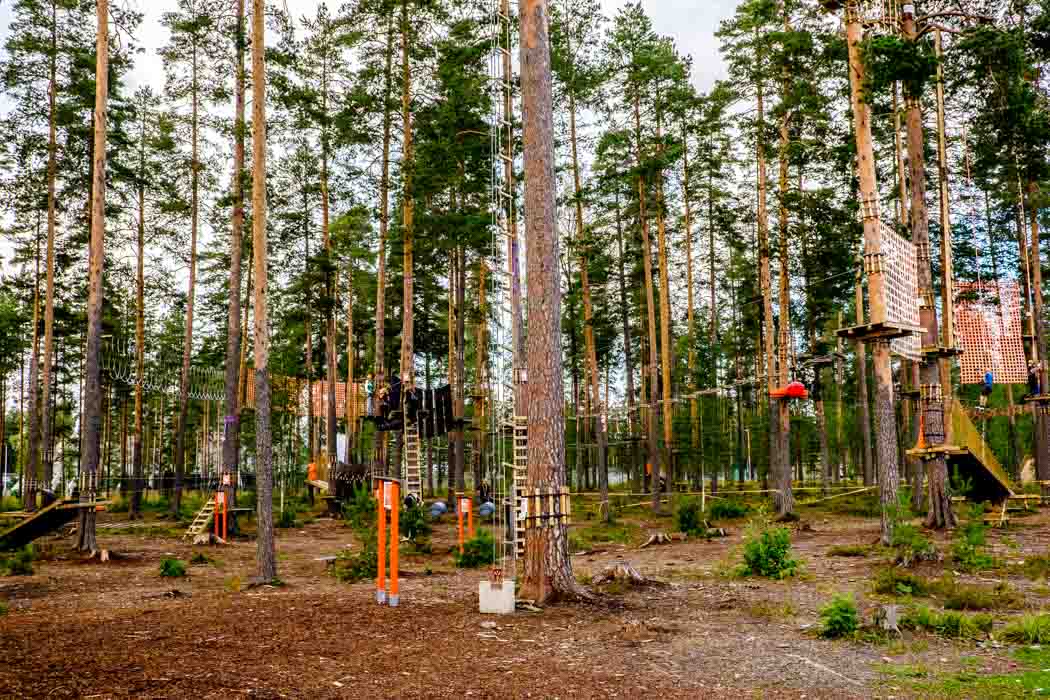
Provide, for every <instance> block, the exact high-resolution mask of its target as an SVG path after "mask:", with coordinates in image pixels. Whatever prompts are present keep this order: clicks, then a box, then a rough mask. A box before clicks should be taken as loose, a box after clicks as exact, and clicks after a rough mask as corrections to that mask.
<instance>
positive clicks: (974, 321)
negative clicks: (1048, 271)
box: [955, 282, 1027, 384]
mask: <svg viewBox="0 0 1050 700" xmlns="http://www.w3.org/2000/svg"><path fill="white" fill-rule="evenodd" d="M955 290H956V294H955V319H956V324H957V326H958V333H959V343H960V345H961V346H962V350H963V353H962V355H960V356H959V368H960V371H961V380H962V383H963V384H982V383H984V375H985V373H986V372H989V371H990V372H991V373H992V377H993V380H994V382H995V383H996V384H1023V383H1024V382H1025V381H1026V380H1027V372H1026V368H1025V354H1024V344H1023V342H1022V339H1021V293H1020V289H1019V288H1018V286H1017V282H956V283H955Z"/></svg>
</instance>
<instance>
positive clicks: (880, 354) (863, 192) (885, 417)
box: [846, 8, 900, 545]
mask: <svg viewBox="0 0 1050 700" xmlns="http://www.w3.org/2000/svg"><path fill="white" fill-rule="evenodd" d="M853 9H855V8H853ZM847 14H848V15H850V17H848V19H847V25H846V43H847V47H848V50H849V64H850V88H851V102H852V108H853V128H854V131H855V134H856V142H857V170H858V175H859V180H860V197H861V202H862V208H863V212H864V250H865V254H866V255H871V254H879V253H880V252H881V248H880V240H881V235H882V234H881V231H880V222H879V217H878V208H877V207H878V184H877V182H876V179H875V159H874V154H873V152H872V144H871V108H870V106H869V105H867V104H866V103H865V102H863V100H862V98H861V91H862V86H863V83H864V64H863V61H862V59H861V55H860V42H861V39H862V30H861V26H860V20H859V19H858V18H857V16H856V13H855V12H849V11H848V12H847ZM866 259H867V258H866ZM868 290H869V296H870V305H871V316H872V321H873V322H875V323H881V322H884V321H885V320H886V307H885V297H884V296H883V294H884V291H883V290H884V287H883V279H882V272H881V270H880V269H879V268H877V267H876V268H875V269H874V270H873V271H871V272H870V273H869V276H868ZM873 345H874V347H873V350H872V361H873V364H874V369H875V416H876V420H877V424H878V433H877V439H876V449H877V450H878V462H879V498H880V502H881V504H882V542H883V544H887V545H888V544H889V543H890V540H891V538H892V536H893V511H894V510H895V509H896V506H897V488H898V486H899V480H900V478H899V475H898V472H897V421H896V412H895V410H894V405H893V404H894V402H893V375H892V373H891V369H890V348H889V343H888V342H887V341H884V340H879V341H877V342H875V343H874V344H873Z"/></svg>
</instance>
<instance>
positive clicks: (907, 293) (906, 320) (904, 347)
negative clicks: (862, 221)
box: [881, 224, 922, 360]
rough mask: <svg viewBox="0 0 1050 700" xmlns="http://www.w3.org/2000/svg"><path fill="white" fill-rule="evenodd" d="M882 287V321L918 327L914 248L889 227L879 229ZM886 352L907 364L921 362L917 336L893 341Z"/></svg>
mask: <svg viewBox="0 0 1050 700" xmlns="http://www.w3.org/2000/svg"><path fill="white" fill-rule="evenodd" d="M881 245H882V253H883V257H882V261H883V285H884V287H883V288H884V290H885V294H886V320H887V321H889V322H890V323H894V324H897V325H901V326H911V327H913V328H918V326H919V278H918V276H917V274H916V269H915V246H914V245H913V244H912V242H911V241H909V240H907V239H906V238H904V237H903V236H901V235H900V234H898V233H897V232H896V231H894V230H893V228H892V227H890V226H888V225H886V224H883V225H882V241H881ZM890 350H891V351H892V352H894V353H895V354H897V355H900V356H901V357H906V358H908V359H910V360H919V359H921V358H922V355H921V352H920V350H921V347H920V339H919V335H918V334H917V333H912V334H911V335H906V336H903V337H900V338H895V339H894V340H892V341H891V342H890Z"/></svg>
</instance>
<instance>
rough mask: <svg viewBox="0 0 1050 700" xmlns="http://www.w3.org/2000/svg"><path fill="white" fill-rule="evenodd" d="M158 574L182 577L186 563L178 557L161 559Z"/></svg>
mask: <svg viewBox="0 0 1050 700" xmlns="http://www.w3.org/2000/svg"><path fill="white" fill-rule="evenodd" d="M160 575H161V576H162V577H166V578H182V577H183V576H185V575H186V564H185V563H184V562H182V561H180V560H178V559H161V560H160Z"/></svg>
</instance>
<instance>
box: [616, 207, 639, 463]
mask: <svg viewBox="0 0 1050 700" xmlns="http://www.w3.org/2000/svg"><path fill="white" fill-rule="evenodd" d="M616 245H617V260H618V263H619V265H618V272H619V275H618V281H619V283H620V320H621V323H622V324H623V364H624V374H625V375H626V383H627V426H628V432H629V433H630V435H631V436H635V435H637V434H638V433H637V427H636V425H635V401H634V359H633V355H632V354H631V352H632V351H631V322H630V314H629V313H628V306H627V274H626V271H625V270H624V257H625V256H624V246H623V225H622V221H621V219H620V190H619V188H617V189H616ZM632 449H633V462H632V464H631V468H630V472H631V473H632V474H633V473H634V470H635V469H636V468H637V467H638V462H639V459H638V458H639V455H638V443H637V442H632Z"/></svg>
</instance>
